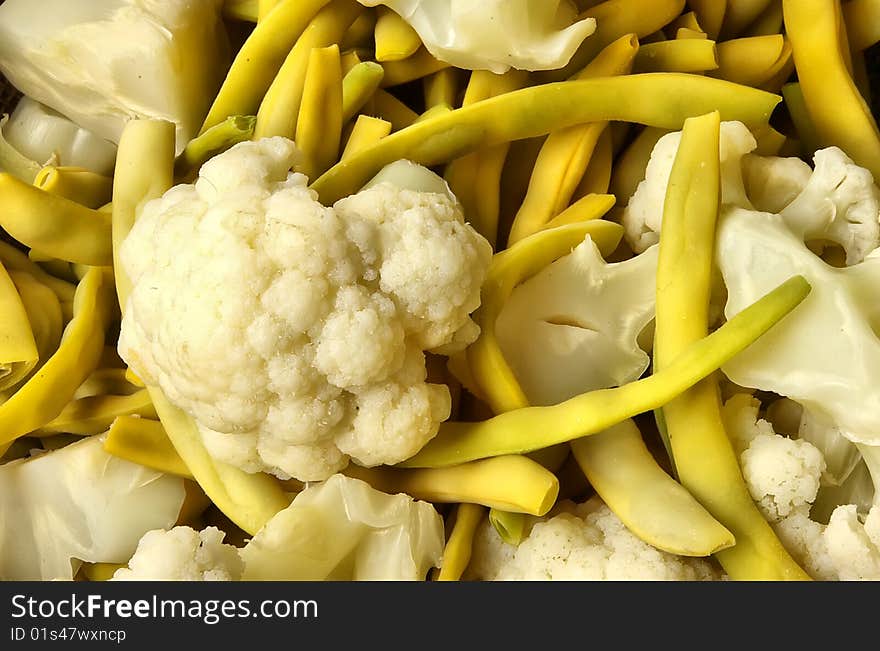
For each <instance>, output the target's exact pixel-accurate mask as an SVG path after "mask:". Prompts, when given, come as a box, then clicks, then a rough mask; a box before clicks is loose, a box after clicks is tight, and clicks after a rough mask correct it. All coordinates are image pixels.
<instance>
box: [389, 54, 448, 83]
mask: <svg viewBox="0 0 880 651" xmlns="http://www.w3.org/2000/svg"><path fill="white" fill-rule="evenodd" d="M382 67H383V68H384V69H385V76H384V77H383V79H382V84H381V86H382V88H389V87H391V86H399V85H401V84H405V83H408V82H410V81H415V80H416V79H422V78H424V77H427V76H428V75H431V74H434V73H435V72H438V71H439V70H443V69H444V68H448V67H449V64H448V63H446V62H445V61H441V60H440V59H435V58H434V56H433V55H432V54H431V53H430V52H428V50H426V49H425V48H424V47H420V48H419V49H418V50H416V51H415V53H414V54H412V55H410V56H408V57H407V58H405V59H401V60H399V61H386V62H385V63H383V64H382Z"/></svg>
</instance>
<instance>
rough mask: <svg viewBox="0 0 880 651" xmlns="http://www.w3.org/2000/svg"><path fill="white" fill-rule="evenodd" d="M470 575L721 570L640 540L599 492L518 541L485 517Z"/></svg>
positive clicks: (684, 577)
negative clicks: (516, 543)
mask: <svg viewBox="0 0 880 651" xmlns="http://www.w3.org/2000/svg"><path fill="white" fill-rule="evenodd" d="M468 578H473V579H477V580H486V581H603V580H604V581H626V580H633V581H709V580H720V579H721V578H722V574H721V572H720V570H719V569H718V568H717V567H716V566H714V565H713V564H712V563H711V562H710V561H708V560H707V559H703V558H687V557H683V556H675V555H673V554H670V553H668V552H664V551H661V550H659V549H656V548H654V547H652V546H651V545H648V544H647V543H645V542H643V541H641V540H640V539H639V538H637V537H636V536H635V535H634V534H632V533H631V532H630V531H629V530H628V529H627V528H626V527H625V526H624V524H623V522H621V521H620V519H619V518H618V517H617V516H616V515H615V514H614V513H613V512H612V511H611V509H609V508H608V506H607V505H606V504H605V503H604V502H602V501H601V500H599V499H598V498H592V499H590V500H587V501H586V502H584V503H583V504H580V505H578V506H577V507H575V508H574V509H572V512H562V513H558V514H557V515H554V516H553V517H550V518H546V519H543V520H542V521H539V522H537V523H536V524H535V525H534V526H533V527H532V529H531V532H530V533H529V536H528V537H527V538H526V539H525V540H524V541H523V542H521V543H520V544H519V546H517V547H515V548H514V547H513V546H511V545H508V544H506V543H504V542H502V541H501V539H500V537H499V536H498V534H497V533H496V532H495V530H494V529H493V528H492V527H491V525H490V524H488V522H487V523H484V525H483V526H482V531H480V532H479V533H478V535H477V537H476V538H475V541H474V557H473V561H472V562H471V566H470V567H469V569H468Z"/></svg>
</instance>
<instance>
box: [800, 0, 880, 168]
mask: <svg viewBox="0 0 880 651" xmlns="http://www.w3.org/2000/svg"><path fill="white" fill-rule="evenodd" d="M782 7H783V10H784V15H785V29H786V34H787V36H788V39H789V41H790V42H791V47H792V55H793V57H794V64H795V69H796V70H797V76H798V82H799V83H800V88H801V91H802V92H803V96H804V104H805V105H806V107H807V111H808V112H809V114H810V118H811V119H812V122H813V124H814V125H815V127H816V135H817V136H818V138H819V146H820V147H827V146H831V145H836V146H837V147H840V148H841V149H842V150H843V151H845V152H846V153H847V155H848V156H850V158H852V159H853V160H854V161H855V162H856V163H857V164H858V165H860V166H862V167H865V168H867V169H869V170H870V171H871V174H873V175H874V178H880V131H878V128H877V123H876V121H875V120H874V116H873V115H872V113H871V109H870V107H869V106H868V104H867V103H866V102H865V99H864V98H863V97H862V95H861V94H860V93H859V90H858V88H857V87H856V84H855V82H854V81H853V78H852V76H851V74H850V72H849V70H848V68H847V59H848V57H849V48H848V46H846V44H845V43H843V42H842V41H841V33H842V32H843V34H845V30H844V29H843V16H842V15H841V10H840V2H839V0H783V3H782Z"/></svg>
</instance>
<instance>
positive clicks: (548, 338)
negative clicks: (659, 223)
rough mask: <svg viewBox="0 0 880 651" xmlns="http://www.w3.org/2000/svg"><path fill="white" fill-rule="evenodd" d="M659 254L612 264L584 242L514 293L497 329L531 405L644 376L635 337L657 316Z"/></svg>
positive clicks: (654, 249) (652, 250)
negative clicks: (656, 291)
mask: <svg viewBox="0 0 880 651" xmlns="http://www.w3.org/2000/svg"><path fill="white" fill-rule="evenodd" d="M658 250H659V248H658V246H656V245H655V246H652V247H650V248H649V249H648V250H647V251H645V252H644V253H642V254H640V255H638V256H635V257H633V258H630V259H628V260H625V261H623V262H615V263H610V264H609V263H606V262H605V260H604V259H603V258H602V254H601V253H600V252H599V250H598V248H597V247H596V245H595V243H594V242H593V241H592V239H590V238H589V237H587V239H586V240H585V241H584V242H582V243H581V244H580V245H578V246H577V248H575V249H574V251H573V252H572V253H571V254H569V255H567V256H565V257H564V258H560V259H559V260H557V261H556V262H554V263H553V264H551V265H549V266H548V267H546V268H545V269H544V270H542V271H541V272H540V273H538V274H537V275H535V276H533V277H532V278H530V279H529V280H527V281H525V282H524V283H523V284H521V285H520V286H519V287H517V288H516V289H514V291H513V293H512V294H511V296H510V298H509V299H508V300H507V302H506V303H505V305H504V308H503V309H502V311H501V313H500V315H499V316H498V320H497V321H496V323H495V332H496V335H497V337H498V343H499V345H500V347H501V352H502V353H503V354H504V357H505V359H506V360H507V362H508V364H510V367H511V369H513V372H514V374H515V375H516V378H517V380H518V381H519V383H520V385H521V386H522V389H523V391H524V392H525V394H526V396H527V397H528V399H529V402H531V403H532V404H535V405H549V404H555V403H557V402H560V401H561V400H564V399H566V398H570V397H572V396H574V395H577V394H578V393H582V392H583V391H588V390H590V389H599V388H604V387H612V386H618V385H621V384H625V383H626V382H631V381H632V380H635V379H638V377H639V376H640V375H641V374H642V373H644V371H645V369H646V368H647V367H648V363H649V361H650V360H649V358H648V354H647V353H646V352H645V351H644V350H643V349H642V348H641V347H640V346H639V341H638V339H639V335H640V334H641V333H642V331H643V330H645V328H646V326H647V325H648V324H649V323H650V322H651V321H652V319H653V318H654V298H655V289H656V287H655V285H656V274H657V252H658ZM523 342H527V344H526V345H523Z"/></svg>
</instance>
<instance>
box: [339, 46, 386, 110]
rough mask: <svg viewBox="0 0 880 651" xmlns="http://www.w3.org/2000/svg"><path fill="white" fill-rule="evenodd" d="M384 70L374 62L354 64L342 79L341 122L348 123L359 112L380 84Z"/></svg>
mask: <svg viewBox="0 0 880 651" xmlns="http://www.w3.org/2000/svg"><path fill="white" fill-rule="evenodd" d="M384 76H385V69H384V68H383V67H382V66H380V65H379V64H378V63H376V62H375V61H362V62H360V63H358V64H355V65H354V66H353V67H352V68H351V70H349V71H348V72H346V73H345V76H344V77H343V78H342V121H343V122H348V121H349V120H351V119H352V118H353V117H354V116H355V115H357V112H358V111H360V110H361V109H362V108H363V107H364V105H365V104H366V103H367V101H368V100H369V99H370V97H371V96H372V95H373V93H374V92H376V89H377V88H379V84H380V83H382V77H384Z"/></svg>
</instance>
